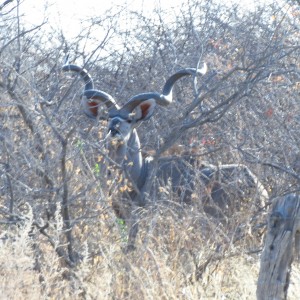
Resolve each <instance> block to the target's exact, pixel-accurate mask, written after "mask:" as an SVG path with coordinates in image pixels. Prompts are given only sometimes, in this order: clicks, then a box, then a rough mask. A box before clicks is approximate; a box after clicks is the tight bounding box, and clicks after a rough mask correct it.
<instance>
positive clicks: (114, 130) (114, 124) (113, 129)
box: [108, 120, 120, 136]
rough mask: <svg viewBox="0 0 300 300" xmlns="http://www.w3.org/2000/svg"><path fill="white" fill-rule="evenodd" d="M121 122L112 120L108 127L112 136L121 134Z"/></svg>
mask: <svg viewBox="0 0 300 300" xmlns="http://www.w3.org/2000/svg"><path fill="white" fill-rule="evenodd" d="M119 129H120V122H119V121H118V120H112V121H111V123H110V124H109V127H108V132H109V133H110V134H111V136H116V135H117V134H120V131H119Z"/></svg>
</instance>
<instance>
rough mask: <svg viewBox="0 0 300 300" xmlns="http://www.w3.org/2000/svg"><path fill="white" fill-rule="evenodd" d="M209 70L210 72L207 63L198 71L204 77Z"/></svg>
mask: <svg viewBox="0 0 300 300" xmlns="http://www.w3.org/2000/svg"><path fill="white" fill-rule="evenodd" d="M207 70H208V67H207V64H206V63H203V66H202V68H201V69H198V68H197V73H200V74H202V75H205V74H206V72H207Z"/></svg>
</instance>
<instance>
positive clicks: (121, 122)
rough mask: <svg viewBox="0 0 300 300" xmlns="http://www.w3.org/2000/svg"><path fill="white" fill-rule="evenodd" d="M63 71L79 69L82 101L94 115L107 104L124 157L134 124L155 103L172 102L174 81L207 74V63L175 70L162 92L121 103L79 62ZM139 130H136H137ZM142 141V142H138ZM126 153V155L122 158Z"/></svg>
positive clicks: (112, 135)
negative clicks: (98, 85)
mask: <svg viewBox="0 0 300 300" xmlns="http://www.w3.org/2000/svg"><path fill="white" fill-rule="evenodd" d="M62 69H63V70H64V71H74V72H77V73H78V74H79V75H80V76H81V78H82V79H83V80H84V82H85V87H84V91H83V100H82V105H83V109H84V112H85V113H86V114H87V115H88V116H89V117H93V118H97V117H98V112H99V106H100V105H103V104H104V105H105V106H106V108H107V111H108V137H109V138H110V141H113V143H114V145H122V149H123V151H121V152H122V153H120V155H119V159H118V160H119V162H120V156H121V160H122V159H124V158H125V156H126V154H127V148H126V147H127V144H128V141H129V140H130V138H131V137H132V135H133V132H135V130H134V129H135V127H136V126H137V124H139V123H140V122H141V121H145V120H148V119H149V118H150V117H151V116H152V115H153V113H154V109H155V106H156V104H159V105H161V106H167V105H169V104H170V103H171V102H172V89H173V86H174V84H175V82H176V81H177V80H178V79H180V78H182V77H184V76H196V75H197V74H200V75H204V74H205V73H206V70H207V66H206V64H204V66H203V67H202V68H201V69H193V68H188V69H183V70H180V71H178V72H176V73H175V74H173V75H172V76H171V77H170V78H169V79H168V80H167V81H166V83H165V85H164V87H163V90H162V93H156V92H150V93H142V94H138V95H135V96H134V97H132V98H131V99H129V100H128V101H127V102H126V103H125V104H124V105H123V106H122V107H119V106H118V105H117V103H116V102H115V100H114V99H113V97H112V96H110V95H109V94H107V93H105V92H103V91H100V90H95V89H94V84H93V80H92V78H91V76H90V75H89V73H88V72H87V71H86V70H85V69H82V68H80V67H78V66H76V65H72V64H66V65H64V66H63V68H62ZM135 134H136V133H135ZM138 143H139V142H138ZM122 156H123V158H122Z"/></svg>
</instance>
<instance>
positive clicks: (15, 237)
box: [0, 208, 300, 300]
mask: <svg viewBox="0 0 300 300" xmlns="http://www.w3.org/2000/svg"><path fill="white" fill-rule="evenodd" d="M142 216H143V218H142V220H141V226H140V227H141V230H140V234H139V239H138V245H137V249H136V250H135V251H133V252H131V253H129V254H125V253H124V252H123V250H122V247H123V246H124V244H125V242H126V240H125V238H124V231H125V230H126V228H124V227H123V225H122V224H121V225H120V224H118V222H116V221H115V222H114V221H113V220H109V221H108V220H106V219H105V218H103V217H102V218H99V219H98V228H97V232H98V234H97V232H90V233H91V234H88V232H82V231H79V230H78V231H75V232H76V235H77V236H76V237H77V238H78V239H80V240H81V241H82V247H81V250H82V252H81V253H82V255H83V257H82V260H81V263H80V264H79V265H78V266H77V267H74V268H69V267H67V266H66V265H65V264H64V263H63V262H62V260H61V259H59V258H58V257H57V254H56V252H55V251H54V250H53V248H51V247H49V244H48V243H47V241H46V239H45V238H43V237H42V236H41V235H38V234H34V233H32V232H30V229H31V228H30V226H29V223H30V222H29V221H28V222H27V223H25V224H24V226H22V227H15V226H14V227H7V228H6V230H5V231H4V232H3V233H2V239H1V246H0V266H1V268H0V273H1V276H0V289H1V291H2V294H1V298H2V299H132V300H135V299H255V291H256V280H257V277H258V271H259V256H258V255H257V254H247V253H246V252H247V251H248V250H249V248H250V245H252V246H254V244H253V242H251V239H250V238H249V237H245V239H244V240H240V241H237V242H235V243H234V242H233V236H231V237H230V232H226V234H227V236H225V229H224V228H223V231H222V232H223V236H222V235H221V234H220V232H221V229H218V226H214V227H213V226H210V227H208V226H206V227H205V230H206V232H204V230H203V228H204V227H203V224H204V220H201V215H200V214H199V213H195V212H193V210H192V208H187V209H183V210H180V211H178V210H171V209H169V208H160V209H157V210H155V211H146V212H144V213H143V214H142ZM112 219H113V218H112ZM176 220H177V221H176ZM88 228H90V229H91V228H93V227H89V226H87V231H88ZM213 231H214V232H213ZM201 232H202V234H201ZM245 240H247V243H245ZM91 246H93V252H92V251H91V248H92V247H91ZM299 278H300V270H299V268H298V267H296V266H294V270H293V274H292V283H291V287H290V291H289V295H290V297H289V299H297V295H299V286H297V282H298V281H299Z"/></svg>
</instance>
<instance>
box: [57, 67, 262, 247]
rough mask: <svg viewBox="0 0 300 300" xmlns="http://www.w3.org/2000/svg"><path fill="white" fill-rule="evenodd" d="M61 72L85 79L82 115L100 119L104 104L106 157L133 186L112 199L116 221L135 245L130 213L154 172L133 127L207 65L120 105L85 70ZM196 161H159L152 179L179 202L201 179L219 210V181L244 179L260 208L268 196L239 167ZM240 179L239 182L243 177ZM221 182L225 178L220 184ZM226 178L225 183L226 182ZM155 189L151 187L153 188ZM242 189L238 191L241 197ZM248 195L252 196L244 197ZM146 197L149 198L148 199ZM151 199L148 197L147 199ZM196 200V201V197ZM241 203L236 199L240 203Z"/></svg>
mask: <svg viewBox="0 0 300 300" xmlns="http://www.w3.org/2000/svg"><path fill="white" fill-rule="evenodd" d="M62 69H63V71H73V72H76V73H78V74H79V75H80V76H81V78H82V79H83V80H84V83H85V87H84V91H83V97H82V106H83V109H84V112H85V113H86V114H87V115H88V116H89V117H92V118H98V117H99V116H98V111H99V107H100V105H105V106H106V108H107V110H108V135H107V140H108V143H107V147H108V156H109V157H110V159H111V160H113V161H114V162H115V163H116V164H117V165H119V166H121V168H122V170H123V172H124V174H125V177H126V178H127V180H128V181H129V182H130V183H131V186H132V190H131V191H129V192H128V191H125V192H123V193H122V194H121V195H120V197H118V198H117V199H114V200H113V208H114V210H115V213H116V214H117V216H118V217H120V218H122V219H124V220H125V221H126V222H129V221H131V224H130V223H129V225H130V229H129V238H128V246H129V247H131V246H133V245H134V242H135V237H136V233H137V228H138V225H137V219H136V218H135V217H134V215H133V211H134V209H133V207H134V206H144V205H145V203H146V201H145V197H144V196H145V192H146V194H148V195H149V194H150V192H149V191H150V190H151V189H152V188H153V186H151V188H149V185H147V183H149V173H150V170H151V168H152V161H151V158H149V157H148V158H146V159H143V157H142V153H141V144H140V139H139V136H138V133H137V131H136V126H137V125H138V124H139V123H140V122H142V121H145V120H148V119H149V118H150V117H151V116H152V115H153V113H154V109H155V106H156V104H158V105H161V106H167V105H169V104H170V103H171V102H172V89H173V86H174V84H175V82H176V81H177V80H178V79H180V78H182V77H184V76H196V75H204V74H205V73H206V65H204V67H203V68H202V69H191V68H189V69H183V70H180V71H178V72H176V73H175V74H173V75H172V76H171V77H170V78H169V79H168V80H167V81H166V83H165V85H164V87H163V90H162V93H156V92H154V93H153V92H151V93H142V94H138V95H135V96H134V97H132V98H131V99H129V100H128V101H127V102H126V103H125V104H124V105H123V106H122V107H119V106H118V104H117V103H116V101H115V100H114V99H113V97H112V96H111V95H109V94H107V93H105V92H103V91H100V90H95V89H94V84H93V80H92V78H91V76H90V74H89V73H88V72H87V71H86V70H85V69H83V68H81V67H78V66H76V65H73V64H66V65H64V66H63V68H62ZM195 165H196V164H195V160H194V159H193V158H191V157H188V158H187V159H181V158H177V159H168V158H166V159H162V160H161V161H160V164H159V166H158V167H157V168H156V170H157V173H156V176H155V178H156V179H157V182H159V184H162V185H164V184H166V183H167V182H171V186H172V190H173V191H174V192H175V193H176V194H177V195H178V196H179V198H180V199H181V200H182V201H183V202H190V201H191V198H192V194H193V189H194V184H193V182H194V181H195V180H194V179H195V177H198V179H199V178H200V180H201V181H202V183H203V184H204V185H205V187H206V188H207V189H206V191H209V195H208V196H209V198H210V199H211V200H212V202H214V203H216V204H217V205H218V206H219V207H220V209H221V210H222V209H224V207H225V206H228V205H229V195H228V193H227V192H226V191H225V189H224V188H223V186H222V182H223V183H224V182H231V184H232V182H233V181H234V180H235V181H238V180H243V181H244V182H246V183H245V184H244V186H246V188H247V191H249V190H251V193H252V196H253V195H254V194H255V195H256V198H258V201H257V202H259V204H260V205H262V204H263V203H264V201H265V198H267V192H266V190H265V189H264V188H263V186H262V184H260V182H259V180H258V179H257V177H256V176H255V175H254V174H253V173H252V172H251V171H250V170H249V169H248V167H246V166H244V165H240V164H236V165H221V166H218V167H216V166H213V165H202V166H201V167H198V169H197V170H195ZM191 166H193V167H192V168H191ZM241 177H243V179H241ZM224 179H225V180H224ZM226 179H227V181H226ZM152 190H153V189H152ZM243 193H244V191H240V193H239V195H240V196H239V197H242V195H241V194H243ZM248 196H249V197H251V195H248ZM148 198H149V197H148ZM150 198H151V197H150ZM199 198H200V197H199ZM239 200H240V199H236V201H237V202H238V201H239Z"/></svg>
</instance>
